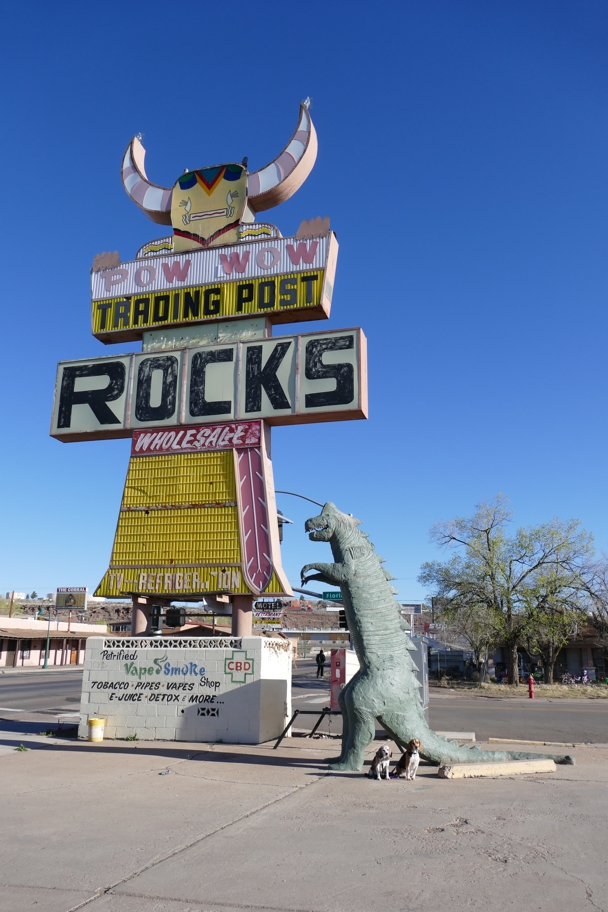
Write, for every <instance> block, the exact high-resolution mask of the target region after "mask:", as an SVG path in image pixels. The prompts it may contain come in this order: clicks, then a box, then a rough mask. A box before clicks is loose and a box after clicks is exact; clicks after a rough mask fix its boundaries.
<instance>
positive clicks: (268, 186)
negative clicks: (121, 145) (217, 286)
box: [121, 99, 317, 252]
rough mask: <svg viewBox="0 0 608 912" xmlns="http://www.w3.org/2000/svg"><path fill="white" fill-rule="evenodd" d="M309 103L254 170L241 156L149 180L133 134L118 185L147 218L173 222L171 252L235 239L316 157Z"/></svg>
mask: <svg viewBox="0 0 608 912" xmlns="http://www.w3.org/2000/svg"><path fill="white" fill-rule="evenodd" d="M309 104H310V102H309V100H308V99H307V100H306V101H304V102H302V104H301V105H300V120H299V122H298V126H297V128H296V131H295V133H294V134H293V136H292V137H291V139H290V141H289V142H288V144H287V145H286V146H285V148H284V149H283V151H282V152H281V154H280V155H279V156H278V158H275V159H274V161H272V162H270V164H269V165H266V167H265V168H261V169H260V170H259V171H255V172H254V173H253V174H249V172H248V171H247V168H246V167H245V164H246V161H245V160H244V161H243V163H242V164H234V163H229V164H226V165H215V166H214V167H211V168H201V169H197V170H196V171H186V172H185V173H184V174H182V175H181V177H179V178H178V179H177V181H176V182H175V184H174V185H173V188H172V189H169V188H167V187H159V186H157V185H156V184H152V183H151V182H150V181H149V180H148V177H147V175H146V171H145V168H144V159H145V155H146V150H145V149H144V147H143V146H142V144H141V142H140V140H139V138H138V137H137V136H135V137H133V139H132V140H131V142H130V143H129V145H128V146H127V150H126V152H125V155H124V158H123V162H122V172H121V176H122V182H123V186H124V188H125V190H126V191H127V193H128V195H129V196H130V197H131V199H132V200H133V202H134V203H135V204H136V205H137V206H139V208H140V209H141V210H142V212H145V214H146V215H147V216H148V218H149V219H151V220H152V221H153V222H157V224H159V225H172V226H173V234H174V239H173V249H174V251H175V252H179V251H183V250H200V249H201V248H205V247H211V246H214V245H220V244H222V245H223V244H234V243H235V242H237V241H239V240H240V236H239V226H240V225H242V224H247V223H251V222H253V221H255V216H256V213H257V212H262V211H264V210H265V209H271V208H272V207H273V206H278V205H279V203H283V202H284V201H285V200H288V199H289V198H290V197H291V196H293V194H294V193H295V192H296V190H298V189H299V187H301V186H302V184H303V183H304V181H305V180H306V178H307V177H308V175H309V174H310V172H311V170H312V167H313V165H314V163H315V160H316V157H317V134H316V131H315V128H314V126H313V123H312V120H311V118H310V113H309V110H308V106H309Z"/></svg>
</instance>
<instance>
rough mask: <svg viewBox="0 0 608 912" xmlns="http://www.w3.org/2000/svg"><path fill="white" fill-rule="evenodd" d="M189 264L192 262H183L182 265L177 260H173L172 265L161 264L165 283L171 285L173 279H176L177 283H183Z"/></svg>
mask: <svg viewBox="0 0 608 912" xmlns="http://www.w3.org/2000/svg"><path fill="white" fill-rule="evenodd" d="M191 263H192V260H184V262H183V263H180V261H179V260H174V262H173V263H163V272H164V273H165V278H166V280H167V282H170V283H171V285H173V281H174V279H177V281H178V282H185V281H186V276H187V275H188V273H189V272H190V264H191Z"/></svg>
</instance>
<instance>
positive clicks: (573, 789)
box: [0, 739, 608, 912]
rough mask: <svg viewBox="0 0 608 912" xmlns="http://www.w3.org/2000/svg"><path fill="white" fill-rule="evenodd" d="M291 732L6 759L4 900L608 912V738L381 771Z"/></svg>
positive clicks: (232, 911) (99, 906)
mask: <svg viewBox="0 0 608 912" xmlns="http://www.w3.org/2000/svg"><path fill="white" fill-rule="evenodd" d="M284 745H286V746H282V747H281V748H280V750H278V751H273V750H272V749H271V747H270V746H269V745H262V746H257V747H251V746H238V745H217V744H216V745H200V744H197V745H184V744H174V743H162V744H161V743H156V744H146V743H142V742H139V743H137V744H135V745H132V744H125V743H121V742H112V743H109V744H105V743H104V745H102V746H101V747H102V750H101V751H100V750H99V746H97V745H95V746H92V745H86V744H71V745H67V746H66V745H63V744H61V745H59V744H55V745H53V744H52V743H50V744H44V745H39V744H34V743H33V742H32V744H31V747H32V749H31V750H30V751H28V752H27V753H13V754H12V755H10V756H9V755H5V756H3V757H2V758H1V759H0V764H1V768H2V772H3V776H2V779H1V780H0V781H1V782H2V786H1V790H2V808H3V814H2V821H3V826H2V827H1V828H0V884H6V885H7V886H3V887H2V888H1V889H0V912H9V910H10V912H22V910H23V912H25V910H30V909H31V908H33V906H34V905H38V907H39V908H41V909H44V910H45V912H47V910H48V912H76V910H78V909H86V910H87V912H144V910H145V912H237V910H244V909H248V910H257V912H342V910H348V912H369V910H370V909H376V908H381V909H382V912H402V910H404V909H406V908H407V909H408V912H409V910H420V912H426V910H429V912H431V910H432V912H435V910H436V909H437V908H442V907H443V908H446V907H447V908H450V909H454V910H460V909H464V908H466V909H473V910H477V909H479V910H482V909H483V910H484V912H487V909H488V908H494V907H496V905H497V903H498V904H499V905H500V907H501V909H503V908H504V909H510V908H513V909H515V908H517V909H518V912H521V910H522V909H526V910H528V909H529V910H540V912H545V910H546V912H561V910H564V912H566V910H568V912H571V909H572V908H577V909H590V910H591V909H600V910H603V912H608V872H607V870H606V862H605V859H606V857H607V856H608V852H607V849H608V835H607V834H606V832H605V830H606V827H605V820H606V817H607V811H608V764H607V761H608V750H607V749H601V748H596V749H593V750H586V749H581V750H575V751H573V753H575V755H576V760H577V766H575V767H571V766H570V767H560V766H558V767H557V769H556V771H555V773H551V774H546V773H545V774H543V776H542V777H540V776H537V777H535V776H533V775H530V776H523V777H517V778H513V779H510V778H509V779H484V780H471V779H466V780H456V781H452V780H447V781H446V780H441V779H439V778H438V777H437V775H436V769H435V768H434V767H430V766H427V765H425V764H421V766H420V769H419V773H418V778H417V779H416V781H415V782H406V781H403V780H392V781H388V782H376V781H373V780H369V779H367V778H365V777H364V776H362V775H361V774H355V773H353V774H349V773H345V774H329V775H328V774H327V773H326V766H325V763H324V760H325V758H326V757H327V755H328V754H332V753H334V752H335V748H336V745H335V744H332V743H331V742H326V741H314V742H312V741H309V740H305V739H293V740H292V741H291V743H288V742H284ZM376 748H377V745H371V746H370V750H369V756H370V758H371V755H372V754H373V752H374V751H375V750H376ZM167 771H168V772H167Z"/></svg>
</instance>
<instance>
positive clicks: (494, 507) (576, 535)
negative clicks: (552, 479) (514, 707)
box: [418, 494, 593, 684]
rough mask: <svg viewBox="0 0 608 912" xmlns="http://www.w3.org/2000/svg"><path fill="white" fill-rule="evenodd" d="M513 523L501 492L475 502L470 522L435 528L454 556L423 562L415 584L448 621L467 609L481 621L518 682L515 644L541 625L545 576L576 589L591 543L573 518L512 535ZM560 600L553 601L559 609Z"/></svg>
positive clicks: (586, 565)
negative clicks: (438, 603)
mask: <svg viewBox="0 0 608 912" xmlns="http://www.w3.org/2000/svg"><path fill="white" fill-rule="evenodd" d="M511 519H512V511H511V510H510V509H509V506H508V500H507V498H506V497H504V496H503V495H501V494H499V495H498V496H497V497H496V498H495V499H494V500H493V501H490V502H489V503H487V502H485V501H484V502H482V503H480V504H478V505H477V507H476V510H475V514H474V515H473V516H472V517H459V518H457V519H453V520H450V521H447V522H440V523H437V524H436V525H435V526H434V527H433V528H432V530H431V539H432V540H433V541H435V542H437V544H438V545H439V546H440V547H444V548H458V549H460V553H458V554H455V555H454V556H453V557H452V558H451V559H450V560H449V561H446V562H441V561H429V562H427V563H425V564H423V565H422V568H421V572H420V576H419V578H418V579H419V581H420V582H421V583H422V584H424V585H428V586H431V587H432V588H433V590H434V594H435V595H437V596H439V597H440V598H441V599H442V600H443V603H444V604H445V606H446V611H448V612H450V613H451V615H452V617H456V616H458V615H461V616H465V615H466V613H467V612H469V613H470V612H475V613H478V614H479V616H482V617H484V621H483V624H484V625H487V627H488V629H489V631H491V634H492V635H491V637H490V640H489V641H488V642H492V641H493V642H500V643H502V644H503V645H504V646H506V647H507V649H508V650H509V656H510V660H509V667H508V675H509V683H510V684H518V683H519V669H518V664H519V657H518V647H520V646H523V645H525V644H526V642H532V641H531V640H530V639H529V638H530V635H531V630H532V625H533V623H534V619H535V618H536V621H537V622H538V623H540V620H541V617H542V618H543V623H545V624H546V617H545V616H542V614H541V613H540V610H539V611H538V612H537V614H536V615H534V614H533V612H532V609H533V608H534V607H535V606H536V607H537V608H539V606H540V605H542V604H544V603H543V597H542V595H543V586H545V588H547V586H548V583H547V580H548V578H549V576H550V575H551V574H554V575H560V574H561V575H563V578H564V580H566V579H567V580H569V581H570V582H572V580H573V578H576V579H577V580H580V581H581V583H580V588H581V590H582V588H583V585H582V580H583V579H584V578H585V577H586V575H588V568H589V561H590V559H591V557H592V556H593V544H592V536H591V535H590V534H589V533H588V532H585V531H584V530H581V529H580V528H579V523H578V521H577V520H569V521H566V522H563V521H561V520H558V519H553V520H551V522H548V523H544V524H542V525H538V526H534V527H531V528H529V529H524V528H520V529H517V530H516V531H515V533H514V534H513V535H510V534H509V529H508V526H509V524H510V523H511ZM577 585H578V584H577ZM558 595H559V594H558V593H556V594H555V596H554V599H553V602H552V604H554V605H558V604H559V598H558ZM566 607H567V606H566ZM564 610H565V609H564ZM538 642H539V643H540V640H538Z"/></svg>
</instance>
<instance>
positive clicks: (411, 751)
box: [391, 738, 422, 779]
mask: <svg viewBox="0 0 608 912" xmlns="http://www.w3.org/2000/svg"><path fill="white" fill-rule="evenodd" d="M421 750H422V744H421V743H420V741H419V740H418V738H412V740H411V741H408V743H407V746H406V748H405V753H404V754H402V756H401V759H400V760H399V762H398V763H397V766H396V767H395V769H394V770H393V772H392V773H391V778H393V779H415V778H416V771H417V769H418V764H419V763H420V751H421Z"/></svg>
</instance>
